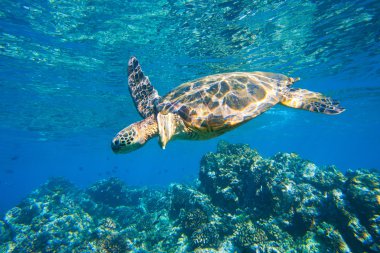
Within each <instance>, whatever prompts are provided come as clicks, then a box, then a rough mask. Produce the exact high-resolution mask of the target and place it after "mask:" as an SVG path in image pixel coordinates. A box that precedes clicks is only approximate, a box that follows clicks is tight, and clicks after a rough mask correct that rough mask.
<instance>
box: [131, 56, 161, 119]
mask: <svg viewBox="0 0 380 253" xmlns="http://www.w3.org/2000/svg"><path fill="white" fill-rule="evenodd" d="M128 86H129V91H130V93H131V96H132V98H133V102H134V103H135V106H136V108H137V110H138V112H139V113H140V115H141V116H142V117H143V118H147V117H149V116H150V115H152V114H154V113H155V105H156V104H157V102H158V100H159V99H160V96H159V95H158V92H157V91H156V89H155V88H154V87H153V85H152V84H151V83H150V81H149V78H148V77H147V76H145V75H144V73H143V71H142V69H141V66H140V64H139V62H138V60H137V58H136V57H134V56H133V57H131V58H130V59H129V62H128Z"/></svg>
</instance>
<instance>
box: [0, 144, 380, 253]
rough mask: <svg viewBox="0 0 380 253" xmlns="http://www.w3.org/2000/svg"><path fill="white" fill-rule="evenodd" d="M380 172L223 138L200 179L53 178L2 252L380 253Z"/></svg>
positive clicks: (31, 200)
mask: <svg viewBox="0 0 380 253" xmlns="http://www.w3.org/2000/svg"><path fill="white" fill-rule="evenodd" d="M379 242H380V175H379V172H378V171H367V170H357V171H348V172H347V173H346V175H344V174H343V173H341V172H340V171H339V170H338V169H337V168H335V167H334V166H329V167H326V168H319V167H318V166H316V165H315V164H313V163H312V162H310V161H307V160H304V159H301V158H300V157H299V156H298V155H296V154H287V153H279V154H276V155H275V156H273V157H272V158H269V159H265V158H263V157H261V156H260V155H259V154H258V152H257V151H255V150H252V149H251V148H249V146H247V145H232V144H228V143H226V142H220V143H219V145H218V148H217V152H215V153H208V154H206V155H205V156H204V157H203V158H202V160H201V168H200V173H199V183H198V186H197V187H196V186H189V185H181V184H172V185H170V186H169V189H153V188H132V187H129V186H127V185H125V184H124V183H123V182H122V181H120V180H119V179H116V178H109V179H106V180H102V181H99V182H96V183H95V184H93V185H92V186H90V187H88V189H85V190H82V189H78V188H76V187H75V186H74V185H72V184H71V183H70V182H68V181H66V180H65V179H62V178H55V179H51V180H49V181H48V182H47V183H46V184H44V185H43V186H41V187H40V188H38V189H37V190H35V191H34V192H33V193H32V194H30V195H29V196H28V197H27V198H26V199H25V200H24V201H22V202H21V203H20V204H19V205H17V206H16V207H14V208H12V209H10V210H9V211H8V212H7V213H6V214H5V216H4V218H3V219H2V220H0V252H9V253H15V252H99V253H100V252H178V253H180V252H204V253H205V252H215V253H216V252H225V253H227V252H380V245H379Z"/></svg>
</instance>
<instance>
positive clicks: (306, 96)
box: [281, 88, 345, 114]
mask: <svg viewBox="0 0 380 253" xmlns="http://www.w3.org/2000/svg"><path fill="white" fill-rule="evenodd" d="M281 104H283V105H286V106H289V107H293V108H299V109H304V110H309V111H311V112H319V113H324V114H339V113H342V112H344V110H345V109H344V108H343V107H341V106H340V104H339V102H338V101H337V100H334V99H332V98H330V97H326V96H324V95H323V94H321V93H318V92H313V91H309V90H304V89H298V88H290V89H288V90H286V91H285V92H284V95H283V98H282V100H281Z"/></svg>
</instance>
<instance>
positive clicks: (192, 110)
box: [157, 72, 289, 132]
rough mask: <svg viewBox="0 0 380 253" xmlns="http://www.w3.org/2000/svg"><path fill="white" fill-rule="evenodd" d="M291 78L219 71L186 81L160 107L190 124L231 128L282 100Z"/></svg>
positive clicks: (213, 128)
mask: <svg viewBox="0 0 380 253" xmlns="http://www.w3.org/2000/svg"><path fill="white" fill-rule="evenodd" d="M288 81H289V78H288V77H286V76H284V75H281V74H274V73H265V72H250V73H244V72H235V73H227V74H217V75H212V76H207V77H204V78H201V79H197V80H194V81H191V82H187V83H184V84H182V85H180V86H179V87H177V88H176V89H174V90H173V91H171V92H170V93H169V94H167V95H166V96H165V97H164V98H163V100H162V103H161V104H160V105H158V107H157V108H158V111H159V112H161V113H163V114H166V113H169V112H170V113H177V114H178V115H180V116H181V118H182V119H183V120H184V122H185V124H186V125H187V126H189V127H190V128H193V129H196V130H199V131H206V132H211V131H221V132H223V131H227V130H229V129H231V128H233V127H235V126H238V125H239V124H241V123H244V122H246V121H247V120H249V119H252V118H254V117H256V116H257V115H259V114H261V113H263V112H264V111H266V110H267V109H269V108H270V107H272V106H273V105H275V104H277V103H278V102H279V101H280V98H281V94H280V89H281V87H284V86H287V85H288V84H289V83H288Z"/></svg>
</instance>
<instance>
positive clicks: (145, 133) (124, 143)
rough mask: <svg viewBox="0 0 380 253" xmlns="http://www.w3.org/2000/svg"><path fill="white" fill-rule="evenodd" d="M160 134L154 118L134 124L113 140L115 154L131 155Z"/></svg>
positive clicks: (112, 146) (112, 145)
mask: <svg viewBox="0 0 380 253" xmlns="http://www.w3.org/2000/svg"><path fill="white" fill-rule="evenodd" d="M157 134H158V130H157V122H156V120H155V119H154V118H153V117H148V118H146V119H144V120H142V121H139V122H136V123H133V124H131V125H129V126H127V127H126V128H124V129H123V130H121V131H120V132H119V133H118V134H117V135H116V136H115V137H114V138H113V140H112V142H111V148H112V150H113V152H114V153H117V154H123V153H130V152H132V151H134V150H136V149H139V148H141V147H142V146H143V145H144V144H145V143H146V142H147V141H148V140H149V139H150V138H152V137H153V136H155V135H157Z"/></svg>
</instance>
